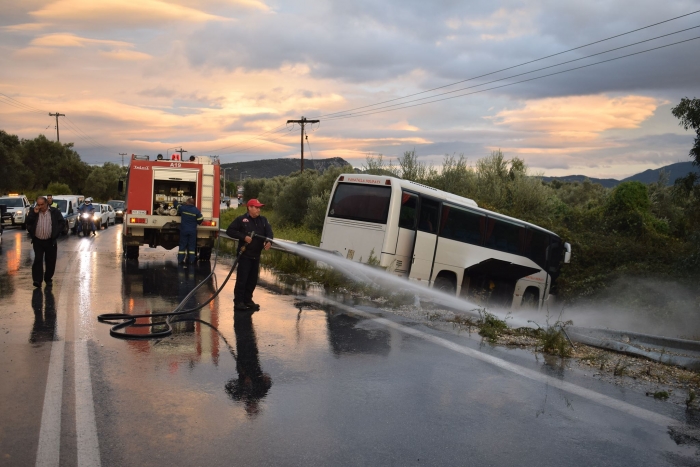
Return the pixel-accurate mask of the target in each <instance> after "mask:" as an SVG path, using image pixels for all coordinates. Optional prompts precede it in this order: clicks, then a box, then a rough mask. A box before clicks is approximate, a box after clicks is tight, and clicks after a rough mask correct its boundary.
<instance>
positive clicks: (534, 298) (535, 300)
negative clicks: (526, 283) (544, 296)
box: [520, 286, 540, 310]
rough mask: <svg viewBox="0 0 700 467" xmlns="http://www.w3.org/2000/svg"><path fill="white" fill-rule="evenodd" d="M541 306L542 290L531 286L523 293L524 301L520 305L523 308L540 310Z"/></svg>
mask: <svg viewBox="0 0 700 467" xmlns="http://www.w3.org/2000/svg"><path fill="white" fill-rule="evenodd" d="M539 304H540V289H539V287H534V286H530V287H528V288H527V289H525V292H523V300H522V302H521V303H520V307H521V308H527V309H535V310H536V309H538V308H539Z"/></svg>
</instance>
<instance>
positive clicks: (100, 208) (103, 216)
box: [93, 203, 117, 230]
mask: <svg viewBox="0 0 700 467" xmlns="http://www.w3.org/2000/svg"><path fill="white" fill-rule="evenodd" d="M93 206H95V214H94V218H93V222H95V228H96V229H97V230H100V229H101V228H102V227H104V228H105V229H106V228H107V227H109V226H110V224H111V225H114V224H115V223H116V218H117V217H116V216H117V213H116V212H114V208H113V207H112V206H110V205H109V204H97V203H93Z"/></svg>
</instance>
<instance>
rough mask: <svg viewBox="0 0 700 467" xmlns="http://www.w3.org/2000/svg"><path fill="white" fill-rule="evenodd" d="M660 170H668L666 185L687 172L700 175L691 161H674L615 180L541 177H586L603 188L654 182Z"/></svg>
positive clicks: (577, 180)
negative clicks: (635, 182)
mask: <svg viewBox="0 0 700 467" xmlns="http://www.w3.org/2000/svg"><path fill="white" fill-rule="evenodd" d="M661 171H665V172H668V174H669V177H668V183H667V184H668V185H673V184H674V182H675V181H676V179H678V178H681V177H685V176H686V175H688V172H695V173H697V174H699V175H700V167H698V166H694V165H693V163H692V162H676V163H675V164H671V165H666V166H664V167H660V168H658V169H649V170H645V171H644V172H641V173H638V174H635V175H632V176H630V177H627V178H625V179H622V180H616V179H614V178H593V177H586V176H585V175H565V176H563V177H542V180H543V181H545V182H551V181H552V180H559V181H560V182H582V181H584V180H586V179H588V180H590V181H591V182H593V183H600V184H601V185H603V186H604V187H605V188H613V187H615V186H617V185H619V184H620V183H622V182H630V181H637V182H642V183H645V184H648V183H655V182H657V181H658V180H659V174H660V173H661Z"/></svg>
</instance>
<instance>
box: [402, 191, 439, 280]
mask: <svg viewBox="0 0 700 467" xmlns="http://www.w3.org/2000/svg"><path fill="white" fill-rule="evenodd" d="M417 219H418V223H417V226H416V238H415V241H414V243H413V257H412V261H411V269H410V272H409V275H408V277H409V279H413V280H417V281H426V282H428V281H430V276H431V275H432V272H433V262H434V260H435V248H436V246H437V234H438V226H439V219H440V202H439V201H437V200H434V199H430V198H425V197H421V198H420V206H419V209H418V217H417ZM426 285H427V284H426Z"/></svg>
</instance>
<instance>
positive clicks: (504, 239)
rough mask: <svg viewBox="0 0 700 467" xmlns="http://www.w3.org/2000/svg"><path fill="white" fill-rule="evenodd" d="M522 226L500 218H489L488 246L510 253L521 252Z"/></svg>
mask: <svg viewBox="0 0 700 467" xmlns="http://www.w3.org/2000/svg"><path fill="white" fill-rule="evenodd" d="M520 229H521V226H519V225H517V224H512V223H510V222H505V221H502V220H500V219H493V218H489V219H488V229H487V232H486V246H487V247H489V248H493V249H494V250H500V251H505V252H508V253H515V254H518V253H520Z"/></svg>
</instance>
